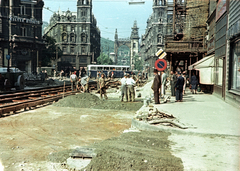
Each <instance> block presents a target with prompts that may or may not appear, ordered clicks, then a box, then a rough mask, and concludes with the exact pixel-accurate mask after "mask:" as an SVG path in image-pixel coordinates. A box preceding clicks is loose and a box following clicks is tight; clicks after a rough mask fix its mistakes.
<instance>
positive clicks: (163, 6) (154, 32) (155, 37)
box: [140, 0, 173, 73]
mask: <svg viewBox="0 0 240 171" xmlns="http://www.w3.org/2000/svg"><path fill="white" fill-rule="evenodd" d="M152 8H153V13H152V14H151V16H150V17H149V18H148V20H147V27H146V31H145V34H143V35H142V36H141V44H140V48H141V56H142V58H143V60H144V61H145V62H144V63H145V67H146V68H149V71H148V72H150V73H152V71H153V68H154V63H155V61H156V59H157V56H156V55H155V53H156V52H157V51H158V50H159V49H164V44H165V42H164V40H165V36H166V34H167V33H168V32H169V31H170V32H171V30H172V25H171V24H170V25H169V23H171V21H172V15H173V14H172V4H171V3H168V2H166V0H160V1H159V0H153V7H152Z"/></svg>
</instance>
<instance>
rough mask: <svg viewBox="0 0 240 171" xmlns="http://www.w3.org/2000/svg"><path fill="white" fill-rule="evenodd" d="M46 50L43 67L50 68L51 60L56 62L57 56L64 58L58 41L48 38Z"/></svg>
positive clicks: (43, 54) (43, 53)
mask: <svg viewBox="0 0 240 171" xmlns="http://www.w3.org/2000/svg"><path fill="white" fill-rule="evenodd" d="M45 42H46V44H45V48H44V50H43V52H42V66H49V65H50V62H51V60H55V59H56V56H58V58H59V57H61V56H62V54H63V53H62V50H61V49H60V48H59V47H58V46H57V45H56V40H55V39H54V38H52V37H49V36H46V38H45Z"/></svg>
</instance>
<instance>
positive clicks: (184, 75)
mask: <svg viewBox="0 0 240 171" xmlns="http://www.w3.org/2000/svg"><path fill="white" fill-rule="evenodd" d="M182 77H183V79H184V84H183V95H184V94H185V89H186V84H187V79H186V73H185V71H183V76H182Z"/></svg>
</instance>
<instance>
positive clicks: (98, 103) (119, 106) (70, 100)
mask: <svg viewBox="0 0 240 171" xmlns="http://www.w3.org/2000/svg"><path fill="white" fill-rule="evenodd" d="M53 105H54V106H58V107H75V108H92V109H114V110H127V111H137V110H138V109H140V108H141V107H142V105H143V104H142V102H134V103H131V102H120V100H101V99H100V98H99V97H98V96H96V95H94V94H91V93H81V94H77V95H73V96H68V97H66V98H64V99H61V100H59V101H58V102H57V103H54V104H53Z"/></svg>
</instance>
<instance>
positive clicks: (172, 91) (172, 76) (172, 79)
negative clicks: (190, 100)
mask: <svg viewBox="0 0 240 171" xmlns="http://www.w3.org/2000/svg"><path fill="white" fill-rule="evenodd" d="M176 83H177V76H176V75H175V74H174V73H173V71H171V76H170V84H171V96H176V94H175V85H176Z"/></svg>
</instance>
